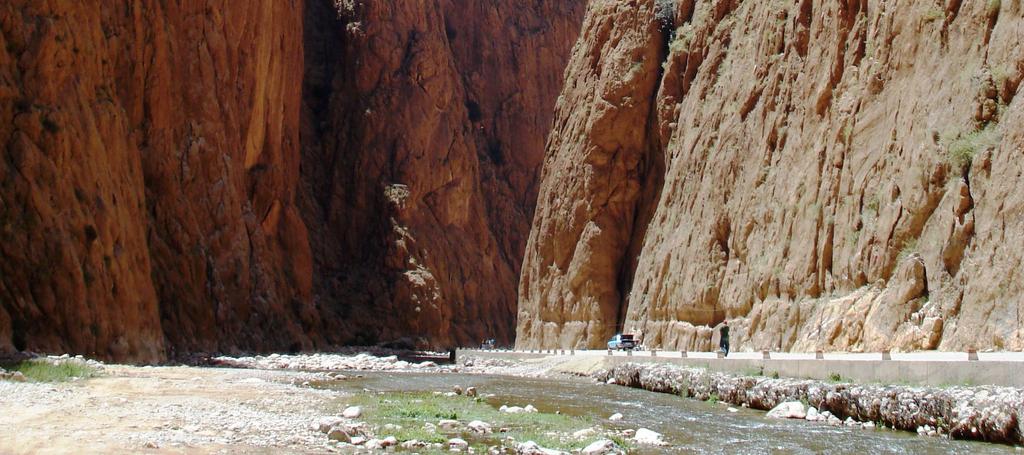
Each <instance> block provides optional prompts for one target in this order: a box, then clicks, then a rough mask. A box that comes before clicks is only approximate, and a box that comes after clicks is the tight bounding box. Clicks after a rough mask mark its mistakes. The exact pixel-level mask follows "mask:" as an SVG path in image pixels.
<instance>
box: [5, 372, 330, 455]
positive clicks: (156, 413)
mask: <svg viewBox="0 0 1024 455" xmlns="http://www.w3.org/2000/svg"><path fill="white" fill-rule="evenodd" d="M311 376H312V375H310V374H308V373H298V372H289V371H261V370H243V369H230V368H196V367H128V366H109V365H108V366H106V367H104V368H103V376H102V377H98V378H93V379H88V380H79V381H72V382H67V383H56V384H45V383H20V382H10V381H0V397H2V398H0V428H2V429H3V430H2V431H0V453H3V454H8V453H10V454H23V453H24V454H28V453H32V454H36V453H39V454H47V453H200V454H202V453H240V452H243V453H326V452H329V451H331V448H330V447H329V446H328V445H327V438H326V437H325V436H324V435H323V434H322V433H320V432H319V431H316V430H315V429H314V428H313V427H312V425H313V424H314V422H317V421H318V419H320V417H321V416H323V415H326V414H330V413H332V411H333V412H337V409H338V407H340V406H342V404H340V403H339V401H340V398H341V393H340V392H335V391H329V390H318V389H313V388H310V387H302V386H301V383H302V382H304V381H306V380H309V379H311ZM296 384H298V385H296Z"/></svg>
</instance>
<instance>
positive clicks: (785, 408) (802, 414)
mask: <svg viewBox="0 0 1024 455" xmlns="http://www.w3.org/2000/svg"><path fill="white" fill-rule="evenodd" d="M768 417H771V418H773V419H803V418H806V417H807V408H805V407H804V404H803V403H801V402H799V401H786V402H783V403H779V405H778V406H775V407H774V408H772V410H771V411H768Z"/></svg>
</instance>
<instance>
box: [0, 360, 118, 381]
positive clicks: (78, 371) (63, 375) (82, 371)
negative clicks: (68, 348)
mask: <svg viewBox="0 0 1024 455" xmlns="http://www.w3.org/2000/svg"><path fill="white" fill-rule="evenodd" d="M0 368H3V369H5V370H7V371H10V372H14V371H18V372H21V374H23V375H25V378H26V379H28V380H29V381H32V382H64V381H70V380H73V379H86V378H92V377H95V376H98V375H99V370H97V369H96V368H93V367H91V366H88V365H84V364H81V363H77V362H53V361H47V360H42V359H34V360H24V361H21V362H15V363H4V364H0Z"/></svg>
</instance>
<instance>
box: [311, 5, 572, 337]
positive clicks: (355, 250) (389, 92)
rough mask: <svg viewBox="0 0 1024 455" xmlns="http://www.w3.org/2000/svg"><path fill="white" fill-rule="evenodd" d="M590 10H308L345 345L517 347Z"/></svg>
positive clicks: (315, 151)
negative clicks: (527, 278) (556, 142)
mask: <svg viewBox="0 0 1024 455" xmlns="http://www.w3.org/2000/svg"><path fill="white" fill-rule="evenodd" d="M581 4H582V3H581V2H553V1H552V2H537V3H536V5H535V6H534V7H533V8H529V9H524V8H521V7H520V6H517V5H516V4H514V2H504V1H503V2H479V1H428V2H392V1H369V2H358V3H346V2H341V3H340V4H338V8H339V11H338V13H337V14H338V20H336V21H334V22H333V23H332V22H331V21H323V19H322V18H324V17H327V12H328V11H331V10H332V8H333V7H334V5H332V4H331V3H330V2H324V1H321V2H311V3H310V4H309V7H308V11H307V16H309V19H308V20H309V21H310V23H314V22H313V21H314V20H318V21H321V22H319V23H317V26H318V27H319V28H318V29H316V30H308V31H307V49H309V48H312V51H309V52H308V53H309V55H311V56H313V55H315V58H317V59H318V61H311V62H309V64H310V68H313V69H314V70H313V71H310V73H309V75H308V76H307V80H306V100H305V102H306V109H305V115H306V117H305V118H306V120H305V122H304V124H305V126H304V128H305V129H304V135H303V144H304V152H303V155H304V156H303V159H304V163H308V164H309V165H308V166H307V165H306V164H304V165H303V168H302V172H303V182H304V189H305V198H304V201H305V202H304V213H305V218H306V221H307V224H308V225H310V226H315V227H314V228H313V230H312V233H313V236H312V243H313V244H314V249H315V250H316V251H318V253H319V255H318V256H317V258H316V259H317V260H316V266H317V271H316V273H315V274H314V276H315V277H317V283H316V289H317V301H318V306H322V307H323V308H324V311H326V312H328V314H331V315H332V317H331V319H332V321H333V322H332V323H335V324H337V326H338V330H339V331H340V332H343V333H344V334H345V336H344V337H343V338H342V339H341V341H343V342H348V343H353V342H354V343H371V342H377V341H386V340H395V339H398V338H408V339H409V340H410V341H411V342H414V343H417V344H434V345H454V344H463V345H464V344H472V343H478V342H479V341H480V340H481V339H484V338H497V339H498V340H499V342H509V341H511V339H512V336H513V332H514V327H513V320H514V309H515V287H514V283H515V277H516V276H517V274H518V271H519V262H520V261H519V258H520V257H521V255H522V250H523V248H524V246H525V244H524V240H523V239H524V238H525V236H526V233H527V231H528V229H529V228H528V223H527V221H525V220H527V219H528V217H529V216H530V215H531V213H532V207H533V199H534V197H535V194H536V190H535V182H536V177H535V175H536V173H537V170H538V168H539V166H540V161H541V154H542V150H543V141H544V136H545V133H546V125H547V124H549V123H550V119H551V113H550V112H551V110H552V108H553V104H554V98H555V97H556V95H557V93H558V91H559V90H560V87H561V77H560V74H561V70H562V68H563V66H564V62H565V60H566V59H567V56H568V53H569V47H570V46H571V43H572V42H573V39H574V37H575V33H576V32H575V30H576V29H577V28H578V27H579V25H578V23H579V20H580V19H579V18H580V16H581V14H582V8H581V7H580V6H579V5H581ZM314 18H319V19H314ZM323 43H334V44H333V45H326V46H325V44H323Z"/></svg>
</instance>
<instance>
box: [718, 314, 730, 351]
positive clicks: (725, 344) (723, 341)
mask: <svg viewBox="0 0 1024 455" xmlns="http://www.w3.org/2000/svg"><path fill="white" fill-rule="evenodd" d="M719 334H720V335H721V336H720V338H719V340H718V347H720V348H722V352H723V353H724V354H725V356H726V357H728V356H729V322H728V321H723V322H722V328H721V329H719Z"/></svg>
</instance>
